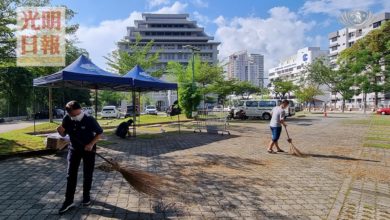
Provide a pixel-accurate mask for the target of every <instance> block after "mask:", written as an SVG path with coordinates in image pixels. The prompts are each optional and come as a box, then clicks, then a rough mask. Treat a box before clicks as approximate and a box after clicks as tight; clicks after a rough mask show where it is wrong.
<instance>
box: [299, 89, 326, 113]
mask: <svg viewBox="0 0 390 220" xmlns="http://www.w3.org/2000/svg"><path fill="white" fill-rule="evenodd" d="M294 94H295V96H296V97H297V99H298V100H299V102H301V103H312V102H314V97H315V96H317V95H322V94H323V92H322V91H321V90H320V89H319V86H318V85H315V84H312V83H311V84H306V85H305V86H301V87H297V88H296V90H295V91H294ZM310 110H311V105H309V112H310Z"/></svg>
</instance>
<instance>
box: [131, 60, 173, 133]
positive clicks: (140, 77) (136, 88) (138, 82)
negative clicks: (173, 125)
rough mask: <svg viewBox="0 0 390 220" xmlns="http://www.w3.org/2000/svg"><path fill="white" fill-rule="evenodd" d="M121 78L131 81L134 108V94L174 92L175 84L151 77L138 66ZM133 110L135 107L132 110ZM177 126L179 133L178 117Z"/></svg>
mask: <svg viewBox="0 0 390 220" xmlns="http://www.w3.org/2000/svg"><path fill="white" fill-rule="evenodd" d="M123 78H128V79H132V80H133V84H132V88H133V106H135V105H136V104H135V97H136V94H135V92H138V93H139V96H140V93H141V92H153V91H162V90H176V91H178V89H177V83H169V82H166V81H164V80H161V79H158V78H155V77H152V76H151V75H149V74H148V73H147V72H145V71H144V70H143V69H142V68H141V67H140V66H139V65H136V66H135V67H133V69H131V70H130V71H129V72H128V73H126V74H125V75H123ZM133 109H135V107H134V108H133ZM135 115H136V114H134V115H133V118H134V121H136V116H135ZM178 124H179V132H180V116H179V115H178Z"/></svg>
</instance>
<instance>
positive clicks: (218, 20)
mask: <svg viewBox="0 0 390 220" xmlns="http://www.w3.org/2000/svg"><path fill="white" fill-rule="evenodd" d="M214 23H215V24H216V25H217V26H225V25H226V19H225V18H224V17H223V16H222V15H220V16H218V17H217V18H216V19H215V20H214Z"/></svg>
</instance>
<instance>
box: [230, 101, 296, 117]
mask: <svg viewBox="0 0 390 220" xmlns="http://www.w3.org/2000/svg"><path fill="white" fill-rule="evenodd" d="M280 103H281V100H279V99H270V100H242V101H240V102H239V104H238V105H237V106H236V107H234V108H233V109H232V114H233V118H240V119H242V118H243V115H245V117H248V118H249V117H250V118H261V119H264V120H270V119H271V116H272V115H271V111H272V109H273V108H274V107H275V106H278V105H280ZM290 105H293V106H289V107H288V108H286V109H285V113H286V117H287V116H292V115H295V107H294V103H293V101H290ZM243 112H245V114H243Z"/></svg>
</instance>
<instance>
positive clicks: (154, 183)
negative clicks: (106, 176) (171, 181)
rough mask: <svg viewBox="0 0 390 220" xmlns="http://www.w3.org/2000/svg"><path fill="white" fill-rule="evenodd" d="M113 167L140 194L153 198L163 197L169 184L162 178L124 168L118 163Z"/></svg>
mask: <svg viewBox="0 0 390 220" xmlns="http://www.w3.org/2000/svg"><path fill="white" fill-rule="evenodd" d="M112 167H113V168H114V170H116V171H118V172H120V173H121V174H122V176H123V178H124V179H125V180H126V181H127V182H128V183H129V184H130V185H131V186H132V187H133V188H134V189H135V190H136V191H138V192H141V193H145V194H147V195H151V196H156V197H157V196H160V195H162V193H163V191H162V189H163V188H164V187H165V186H166V184H168V183H167V182H166V181H165V180H164V179H163V178H162V177H160V176H158V175H155V174H151V173H148V172H145V171H141V170H136V169H130V168H123V167H121V166H120V165H119V164H118V163H117V162H114V163H113V165H112Z"/></svg>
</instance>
